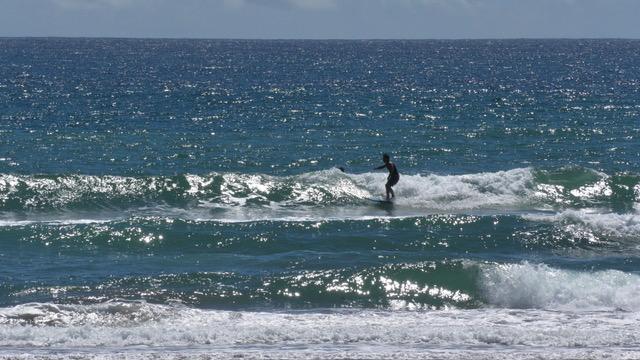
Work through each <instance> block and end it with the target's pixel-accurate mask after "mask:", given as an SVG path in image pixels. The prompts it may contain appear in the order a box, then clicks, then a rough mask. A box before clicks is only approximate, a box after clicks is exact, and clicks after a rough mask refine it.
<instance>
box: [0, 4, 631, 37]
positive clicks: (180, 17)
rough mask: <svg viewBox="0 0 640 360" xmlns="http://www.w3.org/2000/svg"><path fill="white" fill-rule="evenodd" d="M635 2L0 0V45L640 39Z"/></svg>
mask: <svg viewBox="0 0 640 360" xmlns="http://www.w3.org/2000/svg"><path fill="white" fill-rule="evenodd" d="M639 18H640V0H0V37H16V36H17V37H23V36H65V37H77V36H79V37H142V38H147V37H154V38H156V37H161V38H165V37H168V38H242V39H247V38H248V39H274V38H275V39H452V38H453V39H457V38H464V39H478V38H482V39H486V38H640V25H638V24H640V20H638V19H639Z"/></svg>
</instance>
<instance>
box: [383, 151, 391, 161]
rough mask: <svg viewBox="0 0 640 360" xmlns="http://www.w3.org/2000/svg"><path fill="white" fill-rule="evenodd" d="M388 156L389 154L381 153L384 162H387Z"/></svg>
mask: <svg viewBox="0 0 640 360" xmlns="http://www.w3.org/2000/svg"><path fill="white" fill-rule="evenodd" d="M389 158H390V157H389V154H387V153H384V154H382V161H384V163H385V164H386V163H388V162H389Z"/></svg>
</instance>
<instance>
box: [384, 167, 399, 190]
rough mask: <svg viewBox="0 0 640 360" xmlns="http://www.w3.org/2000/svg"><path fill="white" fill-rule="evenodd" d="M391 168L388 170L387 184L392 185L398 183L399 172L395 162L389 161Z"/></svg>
mask: <svg viewBox="0 0 640 360" xmlns="http://www.w3.org/2000/svg"><path fill="white" fill-rule="evenodd" d="M389 165H391V169H390V170H389V177H387V184H386V185H387V186H393V185H395V184H397V183H398V181H399V180H400V173H399V172H398V168H397V167H396V164H394V163H390V164H389Z"/></svg>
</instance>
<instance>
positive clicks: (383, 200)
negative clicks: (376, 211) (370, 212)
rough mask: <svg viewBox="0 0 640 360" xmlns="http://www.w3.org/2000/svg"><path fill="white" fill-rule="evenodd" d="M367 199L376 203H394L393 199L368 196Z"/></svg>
mask: <svg viewBox="0 0 640 360" xmlns="http://www.w3.org/2000/svg"><path fill="white" fill-rule="evenodd" d="M367 200H369V201H373V202H374V203H376V204H393V200H386V199H373V198H367Z"/></svg>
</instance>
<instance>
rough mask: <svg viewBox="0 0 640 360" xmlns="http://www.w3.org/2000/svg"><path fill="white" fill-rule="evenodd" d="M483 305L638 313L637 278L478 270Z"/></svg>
mask: <svg viewBox="0 0 640 360" xmlns="http://www.w3.org/2000/svg"><path fill="white" fill-rule="evenodd" d="M479 286H480V288H481V289H482V291H483V294H484V296H485V297H486V299H487V301H488V302H489V303H490V304H492V305H495V306H500V307H507V308H538V309H552V310H571V311H593V310H616V309H622V310H625V311H634V312H637V311H640V275H637V274H631V273H625V272H622V271H617V270H606V271H594V272H578V271H571V270H563V269H556V268H552V267H549V266H547V265H544V264H529V263H522V264H502V265H495V264H491V265H483V266H482V267H481V275H480V283H479Z"/></svg>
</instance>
